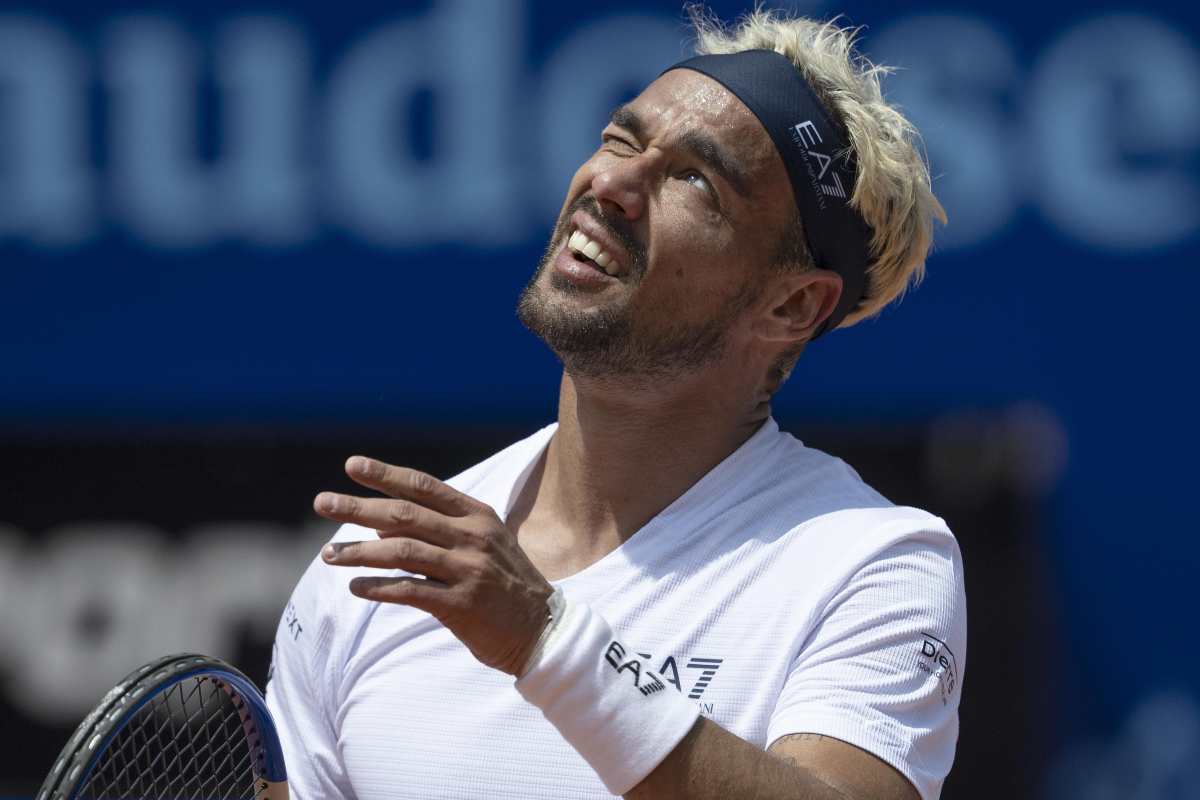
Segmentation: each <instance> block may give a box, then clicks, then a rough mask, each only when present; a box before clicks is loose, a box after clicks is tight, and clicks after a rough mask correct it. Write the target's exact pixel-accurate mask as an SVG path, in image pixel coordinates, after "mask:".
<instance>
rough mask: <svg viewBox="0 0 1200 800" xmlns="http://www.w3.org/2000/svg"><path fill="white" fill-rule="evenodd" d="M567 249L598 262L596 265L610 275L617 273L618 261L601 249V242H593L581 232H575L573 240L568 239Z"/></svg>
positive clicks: (572, 236) (572, 235)
mask: <svg viewBox="0 0 1200 800" xmlns="http://www.w3.org/2000/svg"><path fill="white" fill-rule="evenodd" d="M567 247H569V248H571V250H572V251H574V252H576V253H579V254H580V255H582V256H583V257H584V258H588V259H591V260H592V261H595V262H596V265H597V266H598V267H600V268H601V269H602V270H604V271H605V272H607V273H608V274H609V275H615V274H616V273H617V266H618V265H617V261H616V259H615V258H613V257H612V256H610V255H609V254H608V253H606V252H604V251H603V250H601V249H600V243H599V242H593V241H592V240H591V239H589V238H588V237H587V236H585V235H584V234H583V233H582V232H580V231H575V232H574V233H572V234H571V238H569V239H567Z"/></svg>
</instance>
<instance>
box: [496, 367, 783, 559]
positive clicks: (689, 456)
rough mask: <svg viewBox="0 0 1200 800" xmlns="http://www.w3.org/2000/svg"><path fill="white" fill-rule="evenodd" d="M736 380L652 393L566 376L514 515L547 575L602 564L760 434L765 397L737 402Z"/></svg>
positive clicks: (669, 384) (695, 382)
mask: <svg viewBox="0 0 1200 800" xmlns="http://www.w3.org/2000/svg"><path fill="white" fill-rule="evenodd" d="M732 377H733V376H730V375H707V376H697V377H692V378H687V379H683V380H677V379H672V380H667V381H663V382H662V383H663V384H665V386H655V387H652V388H647V387H646V386H644V385H637V386H635V387H630V386H627V385H626V386H619V385H616V384H615V382H613V381H611V380H603V381H597V380H588V379H580V378H575V377H572V376H571V375H569V374H564V375H563V380H562V387H561V391H560V394H559V403H558V423H559V426H558V430H557V432H556V433H555V434H554V438H553V439H552V440H551V441H550V444H549V446H548V448H547V450H546V455H545V458H544V460H543V462H542V464H541V466H540V468H539V470H538V471H537V473H536V474H535V475H533V476H532V478H531V480H530V481H529V484H528V485H527V486H526V491H525V492H524V493H523V495H524V496H523V497H522V498H521V501H520V503H519V505H520V506H522V508H520V509H519V510H518V509H514V511H515V512H517V518H516V519H515V520H513V521H514V522H515V523H516V524H517V526H518V530H519V535H520V537H521V539H522V544H523V545H524V546H526V548H527V550H531V551H536V552H537V553H538V554H539V555H540V556H541V557H538V558H535V561H538V562H542V563H541V564H539V566H541V567H542V568H543V571H544V572H547V573H549V574H550V576H552V577H553V576H554V575H556V574H557V575H562V574H570V573H571V572H573V571H576V570H577V569H579V568H582V566H586V565H587V564H589V563H592V562H593V561H595V560H598V559H599V558H601V557H603V555H605V554H606V553H608V552H609V551H611V550H613V549H614V548H616V547H617V546H619V545H620V544H621V542H623V541H625V540H626V539H628V538H629V537H630V536H632V535H633V534H634V533H636V532H637V531H638V530H639V529H640V528H641V527H642V526H644V525H645V524H646V523H647V522H649V521H650V520H651V519H652V518H653V517H654V516H655V515H657V514H658V513H659V512H661V511H662V510H663V509H664V508H666V507H667V506H668V505H670V504H671V502H673V501H674V500H675V499H676V498H678V497H679V496H680V495H682V494H683V493H684V492H686V491H687V490H688V489H689V488H690V487H691V486H692V485H693V484H695V483H696V481H698V480H699V479H700V478H701V477H703V476H704V475H705V474H706V473H707V472H708V471H710V470H711V469H712V468H713V467H715V466H716V465H717V464H719V463H720V462H721V461H722V460H723V459H725V458H726V457H727V456H728V455H729V454H730V453H732V452H733V451H734V450H736V449H737V448H738V447H739V446H740V445H741V444H742V443H743V442H745V441H746V440H747V439H749V438H750V436H752V435H753V434H754V432H755V431H756V430H758V428H759V427H760V426H761V425H762V423H763V421H765V420H766V419H767V417H768V416H769V415H770V404H769V402H768V401H769V396H768V395H767V394H766V393H765V392H762V391H757V392H756V393H755V394H753V395H750V396H748V395H746V394H744V393H743V394H741V395H736V394H733V393H732V391H731V389H730V388H729V387H731V386H734V387H736V386H739V384H740V385H741V386H745V383H743V382H740V381H738V380H732V379H731V378H732ZM525 522H528V523H529V524H528V525H527V526H525V525H523V524H522V523H525ZM546 531H554V534H553V537H552V538H553V540H554V541H547V540H546V536H545V535H544V532H546ZM531 554H532V553H531ZM555 554H557V555H558V557H559V558H558V561H559V563H557V564H556V563H553V562H555Z"/></svg>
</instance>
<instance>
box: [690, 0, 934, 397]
mask: <svg viewBox="0 0 1200 800" xmlns="http://www.w3.org/2000/svg"><path fill="white" fill-rule="evenodd" d="M686 10H687V13H688V16H689V17H690V18H691V21H692V25H693V26H694V28H695V33H696V52H697V54H700V55H708V54H716V53H739V52H742V51H743V50H774V51H775V52H776V53H780V54H782V55H784V56H786V57H787V58H788V60H790V61H791V62H792V63H793V64H795V65H796V68H797V69H799V70H800V72H801V74H802V75H803V76H804V78H805V80H807V81H808V84H809V85H810V86H811V87H812V88H813V91H814V92H816V94H817V97H818V98H819V99H820V101H821V103H822V104H823V105H824V106H825V107H826V110H827V111H828V112H830V114H831V115H832V117H833V119H834V122H835V124H837V125H839V126H840V127H841V128H842V129H843V131H844V132H845V133H846V135H847V139H848V141H849V143H850V148H851V150H853V155H854V158H855V161H856V162H857V166H858V179H857V181H856V182H855V184H854V192H853V194H852V195H851V197H850V203H851V205H853V206H854V208H856V209H858V212H859V213H860V214H861V215H862V216H863V219H864V220H866V223H867V225H869V226H870V228H871V231H872V238H871V264H870V265H869V267H868V269H867V285H866V290H865V293H864V296H863V299H862V300H860V301H859V303H858V305H857V306H855V307H854V309H852V310H851V311H850V313H849V314H847V315H846V318H845V319H844V320H843V321H842V322H841V324H840V325H838V327H839V328H846V327H849V326H850V325H853V324H855V323H857V322H859V321H860V320H863V319H866V318H867V317H871V316H874V315H875V314H878V313H879V312H880V311H881V310H883V308H884V306H886V305H887V304H888V303H890V302H892V301H893V300H895V299H896V298H898V297H900V296H901V295H903V294H904V292H905V290H907V288H908V287H909V286H912V285H915V284H917V283H919V282H920V281H921V279H922V278H923V277H924V276H925V258H926V256H927V255H928V253H929V249H930V247H931V246H932V244H933V223H934V220H938V221H940V222H941V223H942V224H943V225H944V224H945V223H946V212H945V211H944V210H943V209H942V206H941V203H939V202H938V201H937V198H936V197H934V196H933V190H932V188H931V187H930V182H929V168H928V166H927V164H926V163H925V158H924V156H923V155H922V150H921V148H920V137H919V134H918V133H917V130H916V128H914V127H913V125H912V123H910V122H909V121H908V120H907V119H905V117H904V115H903V114H901V113H900V111H899V109H897V108H896V107H895V106H892V105H890V104H889V103H888V102H887V101H886V100H885V99H884V97H883V90H882V87H881V86H880V79H881V78H882V77H884V76H885V75H887V74H889V73H890V72H891V69H890V68H888V67H884V66H880V65H878V64H873V63H872V62H871V61H870V60H868V59H867V58H866V57H865V56H863V55H862V54H860V53H859V52H858V50H857V49H856V46H855V39H856V37H857V35H858V29H856V28H844V27H841V26H839V25H838V24H837V23H836V21H830V22H821V21H818V20H812V19H806V18H803V17H792V16H785V15H782V14H780V13H779V12H775V11H770V10H766V9H763V8H761V7H756V8H755V9H754V10H753V11H751V12H749V13H747V14H746V15H745V16H743V17H742V18H741V19H739V20H738V21H737V22H736V23H735V24H734V25H731V26H726V25H724V24H722V23H721V22H720V20H718V19H716V18H715V17H713V16H712V15H711V14H710V13H709V12H708V11H707V10H706V9H705V8H704V7H703V6H700V5H690V6H688V7H687V9H686ZM801 223H802V220H801ZM797 233H798V234H799V233H800V232H797ZM795 239H796V240H797V241H799V242H803V241H804V237H803V235H802V234H800V235H797V236H796V237H795ZM786 249H789V248H786V247H785V250H786ZM802 250H803V251H804V256H805V258H806V260H807V264H806V266H808V265H811V264H812V258H811V256H810V255H808V253H807V248H806V247H803V248H802ZM797 355H799V354H798V353H797ZM788 368H790V365H788ZM785 374H786V373H785Z"/></svg>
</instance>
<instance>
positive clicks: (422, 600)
mask: <svg viewBox="0 0 1200 800" xmlns="http://www.w3.org/2000/svg"><path fill="white" fill-rule="evenodd" d="M350 593H351V594H353V595H355V596H356V597H361V598H362V599H364V600H374V601H376V602H379V603H399V604H400V605H405V606H412V607H413V608H419V609H421V610H422V611H428V612H429V613H430V614H433V615H434V616H439V615H441V614H445V613H446V612H447V611H449V610H450V607H451V602H452V597H453V596H452V595H451V593H450V587H448V586H446V585H445V584H444V583H441V582H440V581H434V580H429V579H427V578H413V577H410V576H402V577H397V578H387V577H382V576H378V577H377V576H371V577H358V578H355V579H354V580H352V581H350Z"/></svg>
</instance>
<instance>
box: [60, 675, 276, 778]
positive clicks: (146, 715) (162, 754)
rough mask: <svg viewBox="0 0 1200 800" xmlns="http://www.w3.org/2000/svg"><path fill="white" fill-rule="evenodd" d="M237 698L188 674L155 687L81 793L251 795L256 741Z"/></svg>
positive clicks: (207, 680)
mask: <svg viewBox="0 0 1200 800" xmlns="http://www.w3.org/2000/svg"><path fill="white" fill-rule="evenodd" d="M249 733H250V731H249V730H248V727H247V724H246V721H245V717H244V715H243V713H242V711H241V708H240V703H235V701H234V699H233V698H232V697H231V696H230V695H229V693H227V692H226V691H225V690H224V689H222V688H221V687H220V686H219V685H217V684H216V683H214V682H213V681H211V680H209V679H207V678H205V677H199V678H191V679H187V680H184V681H181V682H179V683H178V684H176V685H175V686H173V687H171V688H170V689H169V690H167V691H165V692H163V693H161V694H159V695H157V696H156V697H155V698H154V699H152V700H151V701H150V702H148V703H147V704H146V705H145V706H143V707H142V708H141V709H139V710H138V712H137V713H136V715H135V716H134V718H133V719H132V720H131V721H130V723H129V724H128V725H126V726H125V727H124V728H123V729H122V730H121V731H120V732H119V733H118V734H117V735H116V737H115V738H114V740H113V741H112V743H111V744H110V745H109V747H108V749H107V751H106V752H105V754H104V755H103V756H102V760H101V761H100V762H99V763H98V764H97V765H96V766H95V768H94V770H93V772H92V775H91V777H90V778H89V779H88V781H87V783H86V784H85V785H84V787H83V788H82V789H81V790H80V793H79V794H78V795H77V797H78V798H80V800H135V798H136V800H167V799H168V798H170V800H193V799H195V800H200V799H201V798H202V799H203V800H240V799H241V798H253V797H254V796H255V789H256V787H255V781H256V778H257V776H256V774H255V769H254V766H255V752H254V750H255V748H254V746H253V745H252V743H251V742H250V740H249V738H248V734H249Z"/></svg>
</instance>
